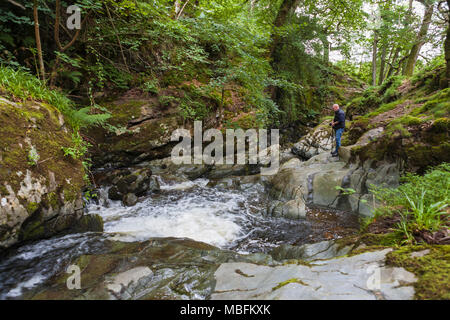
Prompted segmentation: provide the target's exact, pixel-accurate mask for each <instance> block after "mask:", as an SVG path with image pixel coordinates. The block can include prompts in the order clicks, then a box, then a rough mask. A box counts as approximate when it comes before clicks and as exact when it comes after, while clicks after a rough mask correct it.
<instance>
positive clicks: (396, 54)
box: [385, 48, 400, 79]
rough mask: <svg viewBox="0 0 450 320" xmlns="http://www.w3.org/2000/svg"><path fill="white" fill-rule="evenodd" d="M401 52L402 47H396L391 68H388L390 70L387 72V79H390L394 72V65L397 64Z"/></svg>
mask: <svg viewBox="0 0 450 320" xmlns="http://www.w3.org/2000/svg"><path fill="white" fill-rule="evenodd" d="M399 54H400V48H397V49H395V53H394V56H393V57H392V59H391V60H390V63H389V70H388V72H387V74H386V78H385V79H388V78H389V77H390V76H392V74H393V73H394V69H395V67H394V65H395V62H396V61H397V59H398V55H399Z"/></svg>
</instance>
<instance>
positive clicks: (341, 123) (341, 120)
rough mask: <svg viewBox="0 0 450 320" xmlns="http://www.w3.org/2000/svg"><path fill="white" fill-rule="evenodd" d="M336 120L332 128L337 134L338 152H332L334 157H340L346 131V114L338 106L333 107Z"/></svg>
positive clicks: (332, 123)
mask: <svg viewBox="0 0 450 320" xmlns="http://www.w3.org/2000/svg"><path fill="white" fill-rule="evenodd" d="M333 110H334V119H333V121H332V122H331V127H333V129H334V131H335V132H336V150H335V151H334V152H333V151H332V152H331V155H332V156H333V157H337V156H338V151H339V147H340V146H341V138H342V134H343V133H344V129H345V112H344V111H342V110H341V109H340V108H339V105H338V104H335V105H333Z"/></svg>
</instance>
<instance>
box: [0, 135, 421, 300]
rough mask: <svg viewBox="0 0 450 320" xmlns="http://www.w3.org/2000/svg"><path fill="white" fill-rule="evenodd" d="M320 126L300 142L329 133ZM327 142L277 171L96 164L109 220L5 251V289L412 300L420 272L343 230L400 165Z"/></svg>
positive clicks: (49, 295)
mask: <svg viewBox="0 0 450 320" xmlns="http://www.w3.org/2000/svg"><path fill="white" fill-rule="evenodd" d="M320 130H326V127H325V126H319V127H318V128H317V129H316V131H312V132H311V133H310V135H309V136H306V137H305V138H304V139H303V140H302V141H309V140H311V139H312V138H311V136H314V135H319V136H324V134H323V133H320V132H318V131H320ZM319 133H320V134H319ZM316 140H317V139H316ZM317 141H319V142H320V139H319V140H317ZM301 143H302V142H301V141H300V144H301ZM327 143H328V141H325V142H324V146H323V147H317V145H314V146H313V148H314V150H313V152H309V153H308V152H306V151H305V148H307V146H308V144H307V143H306V142H303V147H302V148H303V151H304V152H305V153H304V154H303V156H302V158H303V161H302V160H300V159H299V158H297V157H296V156H295V155H294V154H293V153H291V152H290V151H289V150H285V151H283V152H282V153H281V156H282V157H281V158H282V159H281V162H282V165H281V167H280V170H279V171H278V173H276V174H275V175H272V176H263V175H260V174H259V169H258V168H257V167H251V166H245V165H234V166H225V165H223V166H200V165H190V166H186V165H185V166H176V165H174V164H173V163H172V162H171V161H170V158H166V159H160V160H151V161H147V162H140V163H139V164H137V165H134V166H132V167H127V168H125V169H114V170H113V169H107V168H105V169H99V170H98V171H97V173H96V174H95V181H96V183H97V185H98V189H97V191H96V193H97V196H96V197H94V199H92V200H90V201H89V202H88V204H87V206H86V217H101V218H102V220H103V229H104V231H103V232H85V233H75V234H69V235H62V236H58V237H54V238H50V239H47V240H41V241H37V242H31V243H28V244H26V245H23V246H20V247H17V248H15V249H14V248H13V249H10V250H8V251H7V252H6V253H4V255H3V257H2V259H1V261H0V283H2V285H1V287H0V297H1V298H3V299H23V298H25V299H411V298H412V297H413V296H414V289H413V286H412V284H413V283H414V282H415V281H416V279H415V277H414V275H413V274H411V273H409V272H407V271H406V270H404V269H402V268H392V267H387V266H385V260H386V254H387V253H388V251H389V250H379V251H375V252H365V253H364V252H363V251H361V248H363V247H364V244H362V245H361V243H357V242H351V241H350V242H348V241H347V240H340V239H343V238H344V239H348V237H349V236H352V235H355V234H357V233H358V230H359V219H360V216H361V215H364V214H365V215H367V214H370V210H369V207H368V205H367V204H366V203H367V201H363V200H366V199H368V200H370V199H371V195H370V192H369V188H368V186H369V185H370V184H376V185H381V184H387V185H395V184H396V183H398V175H399V174H398V172H399V171H398V166H397V165H396V164H392V163H378V164H377V165H374V164H373V163H368V162H365V163H358V162H350V161H349V157H345V154H343V155H341V159H336V158H332V157H331V156H330V154H329V153H328V152H327V151H326V150H327V149H326V148H327V145H326V144H327ZM297 147H298V145H297ZM324 150H325V151H324ZM293 151H294V152H298V148H297V149H295V147H294V149H293ZM344 151H345V150H344ZM350 152H351V150H350ZM305 158H309V159H308V160H306V161H304V160H305ZM337 187H338V188H337ZM339 188H353V189H354V190H355V194H354V195H352V197H350V196H349V195H348V194H344V193H343V192H342V190H339ZM88 220H89V219H88ZM80 231H81V230H80ZM358 250H359V251H358ZM360 251H361V252H360ZM356 253H360V254H356ZM354 254H355V255H354ZM353 255H354V256H353ZM71 266H72V267H73V266H76V267H77V268H79V270H80V284H81V288H80V289H69V288H70V286H68V285H67V281H69V280H68V279H69V277H70V273H67V272H66V271H67V270H71V269H68V268H70V267H71ZM374 274H375V277H376V278H375V283H376V284H377V285H375V286H373V285H371V283H372V284H373V282H374Z"/></svg>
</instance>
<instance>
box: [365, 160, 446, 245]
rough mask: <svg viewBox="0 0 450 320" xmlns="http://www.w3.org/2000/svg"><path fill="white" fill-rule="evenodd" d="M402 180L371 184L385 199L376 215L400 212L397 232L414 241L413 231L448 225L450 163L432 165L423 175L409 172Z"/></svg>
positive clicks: (381, 198)
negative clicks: (389, 185) (395, 183)
mask: <svg viewBox="0 0 450 320" xmlns="http://www.w3.org/2000/svg"><path fill="white" fill-rule="evenodd" d="M402 182H403V184H401V185H400V186H399V187H397V188H394V189H390V188H382V187H375V186H372V187H371V192H372V193H373V194H374V195H375V197H376V198H377V199H378V200H379V201H381V202H382V203H383V206H381V207H379V208H376V209H375V217H378V216H381V215H394V214H399V215H400V216H401V217H402V219H401V222H400V223H399V224H398V225H397V229H396V232H398V233H400V234H401V235H402V237H403V239H404V240H405V241H407V242H414V238H413V233H415V232H420V231H430V232H435V231H438V230H440V229H441V228H442V227H444V226H448V213H447V212H446V211H444V209H446V208H447V207H448V205H449V188H450V164H449V163H443V164H441V165H439V166H437V167H435V168H434V169H430V170H428V171H427V173H426V174H425V175H424V176H418V175H415V174H407V175H405V176H404V177H403V178H402Z"/></svg>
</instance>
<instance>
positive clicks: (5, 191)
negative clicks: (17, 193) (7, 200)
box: [0, 185, 9, 196]
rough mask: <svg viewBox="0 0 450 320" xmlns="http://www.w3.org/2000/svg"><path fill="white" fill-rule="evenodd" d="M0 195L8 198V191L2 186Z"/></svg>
mask: <svg viewBox="0 0 450 320" xmlns="http://www.w3.org/2000/svg"><path fill="white" fill-rule="evenodd" d="M0 195H2V196H8V195H9V191H8V189H6V187H5V186H3V185H0Z"/></svg>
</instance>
